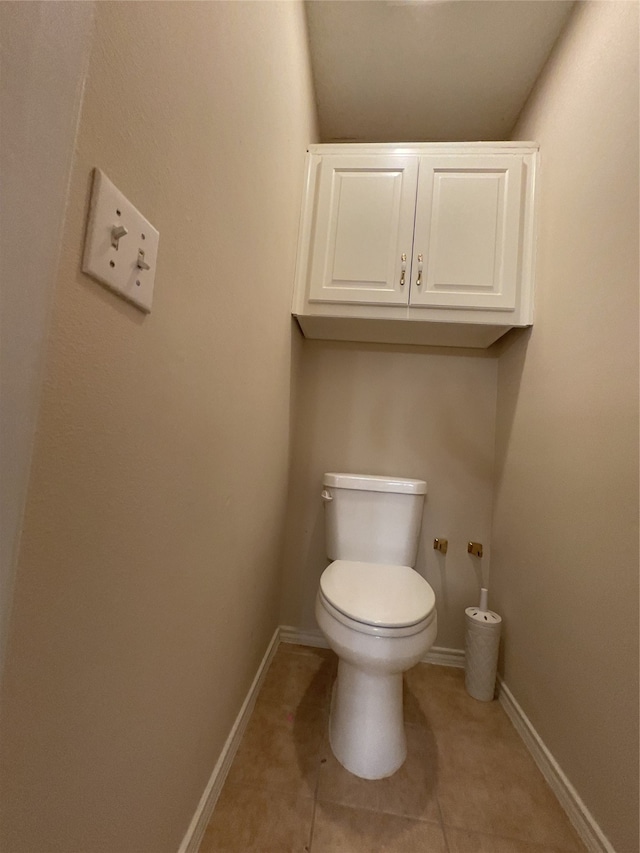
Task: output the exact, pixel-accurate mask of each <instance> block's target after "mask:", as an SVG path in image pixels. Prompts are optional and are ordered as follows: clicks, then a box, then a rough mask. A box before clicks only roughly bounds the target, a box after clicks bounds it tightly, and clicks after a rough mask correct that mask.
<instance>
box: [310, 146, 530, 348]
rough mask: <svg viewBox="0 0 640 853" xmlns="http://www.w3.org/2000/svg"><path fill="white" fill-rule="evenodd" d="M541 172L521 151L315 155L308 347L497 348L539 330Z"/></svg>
mask: <svg viewBox="0 0 640 853" xmlns="http://www.w3.org/2000/svg"><path fill="white" fill-rule="evenodd" d="M536 160H537V148H536V146H534V145H531V144H526V145H525V144H522V143H517V144H516V143H469V144H467V143H464V144H462V143H459V144H451V145H441V144H427V143H423V144H420V145H404V146H389V145H386V144H385V145H340V146H337V145H318V146H313V147H312V148H311V149H310V152H309V156H308V172H307V187H306V197H305V200H304V204H303V213H302V224H301V232H300V243H299V247H298V264H297V269H296V286H295V294H294V303H293V313H294V314H295V315H296V316H297V318H298V322H299V323H300V326H301V328H302V330H303V332H304V333H305V335H307V336H308V337H316V338H328V339H336V340H359V341H376V342H380V343H420V344H439V345H453V346H480V347H486V346H489V345H490V344H491V343H492V342H493V341H495V340H496V339H497V338H499V337H500V336H501V335H502V334H504V333H505V332H506V331H507V330H508V329H510V328H512V327H514V326H526V325H530V324H531V323H532V320H533V314H532V283H533V246H534V233H533V227H534V206H533V205H534V182H535V167H536Z"/></svg>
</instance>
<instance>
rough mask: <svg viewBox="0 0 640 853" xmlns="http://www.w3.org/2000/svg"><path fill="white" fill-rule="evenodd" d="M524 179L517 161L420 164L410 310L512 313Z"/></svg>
mask: <svg viewBox="0 0 640 853" xmlns="http://www.w3.org/2000/svg"><path fill="white" fill-rule="evenodd" d="M522 175H523V165H522V158H521V157H518V156H500V155H491V154H485V155H478V156H475V155H459V156H442V157H441V156H438V155H433V156H431V155H429V156H424V157H421V158H420V176H419V179H418V199H417V202H416V226H415V235H414V246H413V259H414V260H413V277H412V285H411V298H410V301H411V304H412V305H416V306H428V307H432V308H438V307H440V308H471V309H473V308H478V309H486V310H503V311H513V310H514V309H515V307H516V296H517V284H518V274H519V244H520V227H521V216H522ZM418 255H422V256H423V260H422V264H423V269H422V274H421V276H420V284H418V283H417V282H418V274H419V273H418Z"/></svg>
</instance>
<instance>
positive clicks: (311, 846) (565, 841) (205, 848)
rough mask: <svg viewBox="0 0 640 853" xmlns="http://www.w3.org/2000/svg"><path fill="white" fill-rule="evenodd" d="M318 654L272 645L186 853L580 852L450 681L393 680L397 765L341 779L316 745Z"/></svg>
mask: <svg viewBox="0 0 640 853" xmlns="http://www.w3.org/2000/svg"><path fill="white" fill-rule="evenodd" d="M336 669H337V659H336V657H335V655H334V654H333V653H332V652H329V651H325V650H323V649H312V648H308V647H305V646H293V645H284V644H283V645H281V646H280V647H279V649H278V651H277V652H276V655H275V657H274V659H273V661H272V663H271V666H270V668H269V671H268V673H267V676H266V679H265V682H264V685H263V687H262V690H261V691H260V695H259V696H258V700H257V702H256V707H255V710H254V711H253V714H252V716H251V719H250V721H249V724H248V726H247V729H246V732H245V734H244V737H243V739H242V743H241V744H240V748H239V750H238V752H237V754H236V757H235V759H234V762H233V764H232V766H231V769H230V771H229V775H228V777H227V780H226V782H225V785H224V788H223V790H222V793H221V795H220V799H219V800H218V803H217V805H216V808H215V811H214V813H213V816H212V818H211V821H210V823H209V826H208V827H207V830H206V832H205V835H204V838H203V841H202V844H201V846H200V853H235V851H249V850H251V851H264V853H272V851H273V853H280V851H282V853H286V852H287V851H296V853H329V851H332V853H333V851H339V853H373V851H392V853H405V851H406V853H418V851H420V853H545V851H547V853H569V851H572V853H576V851H585V848H584V846H583V845H582V843H581V842H580V840H579V839H578V837H577V835H576V833H575V831H574V830H573V828H572V827H571V825H570V823H569V821H568V819H567V817H566V816H565V814H564V812H563V811H562V809H561V808H560V806H559V804H558V802H557V801H556V799H555V797H554V795H553V794H552V793H551V791H550V789H549V788H548V786H547V784H546V782H545V781H544V779H543V777H542V775H541V774H540V772H539V770H538V769H537V767H536V766H535V764H534V762H533V759H532V758H531V757H530V755H529V753H528V751H527V749H526V747H525V746H524V744H523V742H522V741H521V739H520V737H519V735H518V734H517V733H516V731H515V729H514V728H513V726H512V725H511V723H510V721H509V719H508V718H507V716H506V715H505V713H504V711H503V710H502V708H501V707H500V706H499V704H498V703H497V702H478V701H476V700H475V699H472V698H471V697H470V696H468V695H467V693H466V692H465V689H464V672H463V671H462V670H460V669H451V668H448V667H441V666H430V665H428V664H419V665H418V666H416V667H414V669H412V670H410V672H408V673H407V674H406V676H405V721H406V730H407V739H408V747H409V749H408V753H409V754H408V757H407V760H406V762H405V764H404V765H403V767H402V768H401V769H400V770H399V771H398V772H397V773H395V774H394V775H393V776H392V777H390V778H389V779H382V780H380V781H376V782H371V781H366V780H363V779H358V778H357V777H355V776H352V775H351V774H350V773H348V772H347V771H346V770H344V768H343V767H342V766H341V765H340V764H339V763H338V762H337V761H336V760H335V758H334V757H333V755H332V753H331V748H330V746H329V743H328V738H327V723H328V715H329V701H330V695H331V685H332V683H333V680H334V678H335V674H336Z"/></svg>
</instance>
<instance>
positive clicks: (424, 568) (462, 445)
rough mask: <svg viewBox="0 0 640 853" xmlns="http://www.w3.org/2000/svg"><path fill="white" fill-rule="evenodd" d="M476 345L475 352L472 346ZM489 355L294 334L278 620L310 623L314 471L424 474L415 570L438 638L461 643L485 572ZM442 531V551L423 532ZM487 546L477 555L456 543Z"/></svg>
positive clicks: (320, 522)
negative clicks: (294, 390)
mask: <svg viewBox="0 0 640 853" xmlns="http://www.w3.org/2000/svg"><path fill="white" fill-rule="evenodd" d="M477 352H478V351H477ZM496 374H497V362H496V360H495V359H494V358H490V357H488V354H487V353H486V352H484V351H479V352H478V354H477V355H472V354H468V355H462V354H459V352H458V353H457V352H456V351H454V350H453V351H452V350H450V351H448V352H447V351H446V350H433V349H432V350H428V349H424V348H417V347H413V348H412V347H404V348H402V347H393V346H375V345H367V344H341V343H332V342H325V341H310V340H305V341H304V342H303V358H302V364H301V372H300V376H299V382H300V392H299V397H298V405H297V407H296V411H297V417H296V421H295V429H294V435H293V439H294V445H293V448H292V466H291V474H290V492H289V509H288V528H287V542H286V550H285V560H284V572H285V574H284V583H283V610H282V621H283V623H284V624H288V625H292V626H294V627H297V628H303V629H316V623H315V617H314V615H313V608H314V601H315V595H316V591H317V588H318V581H319V578H320V575H321V574H322V571H323V569H324V568H325V566H326V565H327V563H328V561H327V559H326V557H325V543H324V518H323V512H324V510H323V507H322V502H321V500H320V492H321V490H322V474H323V473H324V472H325V471H346V472H356V473H371V474H392V475H396V476H405V477H420V478H423V479H425V480H426V481H427V487H428V494H427V501H426V504H425V511H424V520H423V525H422V536H421V543H420V548H419V554H418V563H417V569H418V571H419V572H420V573H421V574H422V575H423V576H424V577H426V578H427V580H428V581H429V582H430V583H431V585H432V586H433V588H434V590H435V592H436V596H437V606H438V638H437V640H436V645H437V646H443V647H445V648H457V649H461V648H463V647H464V608H465V607H467V606H469V605H470V604H474V603H475V602H476V600H477V598H478V595H479V589H480V571H481V570H483V571H484V572H485V574H486V573H488V565H489V557H490V554H489V550H490V549H489V547H488V546H489V534H490V527H491V501H492V491H491V489H492V472H493V450H494V427H495V401H496ZM436 536H438V537H444V538H448V539H449V552H448V554H447V555H446V557H445V556H443V555H441V554H439V553H437V552H436V551H434V550H433V539H434V537H436ZM469 539H477V540H479V541H480V542H483V543H484V544H485V546H487V551H486V555H485V557H484V558H483V560H482V564H480V561H478V560H477V559H476V558H475V557H471V556H470V555H469V554H467V551H466V543H467V542H468V540H469Z"/></svg>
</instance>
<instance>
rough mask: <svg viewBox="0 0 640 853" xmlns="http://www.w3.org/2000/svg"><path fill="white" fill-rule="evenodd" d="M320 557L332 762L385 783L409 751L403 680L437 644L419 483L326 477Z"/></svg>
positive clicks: (319, 613) (422, 488) (319, 603)
mask: <svg viewBox="0 0 640 853" xmlns="http://www.w3.org/2000/svg"><path fill="white" fill-rule="evenodd" d="M323 484H324V491H323V492H322V499H323V501H324V504H325V510H326V512H325V518H326V539H327V556H328V557H329V558H330V559H331V560H333V561H334V562H332V563H331V564H330V565H329V566H328V567H327V568H326V569H325V571H324V572H323V574H322V577H321V578H320V588H319V590H318V595H317V598H316V618H317V620H318V625H319V626H320V629H321V631H322V633H323V634H324V636H325V637H326V639H327V641H328V643H329V645H330V646H331V648H332V649H333V650H334V652H335V653H336V654H337V655H338V657H339V659H340V660H339V665H338V678H337V680H336V684H335V686H334V693H333V699H332V703H331V718H330V722H329V737H330V740H331V748H332V750H333V754H334V755H335V756H336V758H337V759H338V761H339V762H340V763H341V764H342V765H343V766H344V767H346V769H347V770H349V771H350V772H351V773H354V774H355V775H356V776H361V777H362V778H363V779H382V778H384V777H385V776H390V775H391V774H392V773H395V771H396V770H398V768H399V767H401V766H402V763H403V762H404V760H405V758H406V754H407V745H406V738H405V732H404V723H403V719H402V673H403V672H404V671H405V670H407V669H409V668H410V667H412V666H414V664H416V663H418V661H420V660H422V658H423V657H424V655H425V654H426V653H427V651H428V650H429V649H430V648H431V646H432V645H433V642H434V640H435V638H436V631H437V619H436V608H435V595H434V592H433V590H432V589H431V587H430V586H429V584H428V583H427V582H426V580H424V578H423V577H422V576H421V575H419V574H418V573H417V572H416V571H414V570H413V568H411V566H413V565H415V561H416V553H417V549H418V537H419V535H420V523H421V520H422V507H423V504H424V496H425V494H426V491H427V484H426V483H425V482H424V480H406V479H399V478H392V477H374V476H369V475H356V474H325V475H324V480H323Z"/></svg>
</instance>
